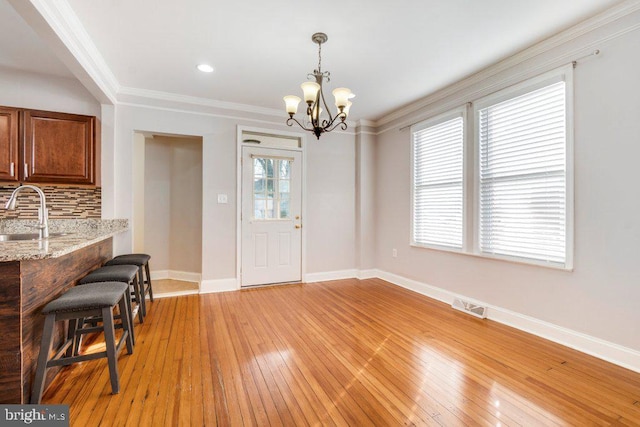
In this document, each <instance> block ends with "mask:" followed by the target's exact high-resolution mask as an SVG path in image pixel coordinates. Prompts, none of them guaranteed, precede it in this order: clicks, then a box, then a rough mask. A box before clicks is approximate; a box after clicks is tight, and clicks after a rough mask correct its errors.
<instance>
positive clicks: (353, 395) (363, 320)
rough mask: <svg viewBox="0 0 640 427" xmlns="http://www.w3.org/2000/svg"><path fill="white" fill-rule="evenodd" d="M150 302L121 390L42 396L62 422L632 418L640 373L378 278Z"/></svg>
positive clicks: (76, 387)
mask: <svg viewBox="0 0 640 427" xmlns="http://www.w3.org/2000/svg"><path fill="white" fill-rule="evenodd" d="M149 306H150V308H149V315H148V317H147V318H146V320H145V323H144V324H143V325H138V324H137V322H136V328H137V335H136V340H137V342H136V347H135V352H134V354H133V355H126V352H123V353H122V354H121V356H120V358H119V367H120V378H121V392H120V394H118V395H111V394H110V386H109V377H108V371H107V363H106V360H105V359H101V360H98V361H91V362H84V363H82V364H76V365H74V366H71V367H69V368H67V369H65V370H64V371H63V372H62V373H61V374H60V375H59V376H58V377H57V378H56V379H55V380H54V382H53V384H52V385H51V387H50V388H49V390H48V391H47V392H46V394H45V396H44V403H66V404H69V405H70V419H71V425H73V426H93V425H105V426H108V425H118V426H124V425H127V426H137V425H142V426H163V425H166V426H178V425H180V426H189V425H193V426H201V425H207V426H209V425H211V426H214V425H221V426H244V425H255V426H269V425H273V426H280V425H286V426H306V425H310V426H312V425H330V426H334V425H335V426H374V425H375V426H399V425H443V426H458V425H482V426H484V425H491V426H511V425H522V426H553V425H572V426H588V425H640V374H637V373H634V372H631V371H629V370H626V369H623V368H620V367H617V366H614V365H612V364H609V363H606V362H603V361H601V360H598V359H596V358H593V357H590V356H587V355H585V354H582V353H579V352H577V351H574V350H571V349H568V348H566V347H562V346H560V345H557V344H554V343H552V342H549V341H546V340H543V339H540V338H537V337H534V336H532V335H529V334H526V333H523V332H520V331H517V330H515V329H512V328H509V327H506V326H503V325H500V324H498V323H495V322H492V321H488V320H480V319H476V318H474V317H471V316H468V315H465V314H463V313H460V312H457V311H455V310H452V309H451V308H450V307H449V306H447V305H445V304H442V303H439V302H436V301H433V300H431V299H429V298H426V297H424V296H421V295H419V294H416V293H413V292H410V291H407V290H405V289H402V288H399V287H396V286H394V285H391V284H389V283H386V282H384V281H382V280H378V279H370V280H362V281H359V280H355V279H354V280H342V281H334V282H323V283H313V284H304V285H287V286H274V287H266V288H260V289H252V290H244V291H240V292H227V293H220V294H208V295H199V296H198V295H192V296H183V297H176V298H166V299H159V300H156V301H155V302H154V303H152V304H150V305H149ZM99 346H100V340H98V341H96V342H95V343H94V344H93V345H92V344H91V342H89V348H88V349H87V351H96V350H98V349H99ZM91 347H95V348H91Z"/></svg>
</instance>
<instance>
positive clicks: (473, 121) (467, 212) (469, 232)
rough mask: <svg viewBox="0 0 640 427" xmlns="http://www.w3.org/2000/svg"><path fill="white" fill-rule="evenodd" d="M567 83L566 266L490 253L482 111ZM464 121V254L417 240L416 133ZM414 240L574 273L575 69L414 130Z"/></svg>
mask: <svg viewBox="0 0 640 427" xmlns="http://www.w3.org/2000/svg"><path fill="white" fill-rule="evenodd" d="M560 81H564V82H565V103H566V104H565V107H566V108H565V112H566V117H565V127H566V141H565V143H566V147H565V149H566V157H565V162H566V164H565V185H566V187H565V224H566V228H565V262H564V263H553V262H547V261H541V260H536V259H533V258H526V257H517V256H511V255H501V254H490V253H484V252H481V250H480V176H479V174H480V133H479V132H480V121H479V111H480V110H482V109H483V108H486V107H488V106H491V105H494V104H498V103H501V102H503V101H506V100H509V99H512V98H516V97H518V96H520V95H523V94H526V93H529V92H532V91H535V90H537V89H541V88H543V87H546V86H548V85H551V84H553V83H557V82H560ZM460 116H462V119H463V129H464V131H463V132H464V136H463V141H464V142H463V144H464V146H463V188H462V191H463V212H462V215H463V217H462V218H463V220H462V222H463V224H462V242H463V243H462V249H457V248H452V247H448V246H441V245H432V244H423V243H417V242H415V241H414V227H415V225H414V220H415V218H414V204H415V200H414V196H415V182H414V172H415V171H414V155H415V153H414V150H415V147H414V142H413V134H414V132H415V131H416V130H421V129H424V128H427V127H431V126H435V125H437V124H440V123H443V122H446V121H448V120H451V119H453V118H456V117H460ZM410 144H411V147H410V153H411V159H410V181H411V185H410V193H411V194H410V212H409V216H410V236H409V245H410V246H412V247H417V248H425V249H434V250H439V251H444V252H454V253H460V254H465V255H471V256H474V257H479V258H486V259H494V260H501V261H508V262H514V263H518V264H526V265H534V266H541V267H547V268H551V269H557V270H566V271H573V262H574V217H575V216H574V194H575V182H574V84H573V65H572V64H568V65H565V66H562V67H559V68H556V69H554V70H551V71H548V72H546V73H543V74H540V75H538V76H535V77H532V78H528V79H526V80H523V81H521V82H519V83H517V84H514V85H511V86H508V87H506V88H503V89H501V90H498V91H495V92H492V93H490V94H488V95H485V96H483V97H481V98H479V99H477V100H475V101H473V102H472V103H469V104H466V105H464V106H460V107H458V108H454V109H450V110H447V111H446V112H444V113H442V114H439V115H436V116H433V117H431V118H428V119H426V120H423V121H420V122H419V123H416V124H414V125H412V126H411V128H410Z"/></svg>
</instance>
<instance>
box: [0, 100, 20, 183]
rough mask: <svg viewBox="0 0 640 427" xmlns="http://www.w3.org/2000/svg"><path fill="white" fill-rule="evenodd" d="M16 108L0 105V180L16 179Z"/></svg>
mask: <svg viewBox="0 0 640 427" xmlns="http://www.w3.org/2000/svg"><path fill="white" fill-rule="evenodd" d="M18 135H19V133H18V110H17V109H15V108H5V107H0V180H1V181H17V180H18Z"/></svg>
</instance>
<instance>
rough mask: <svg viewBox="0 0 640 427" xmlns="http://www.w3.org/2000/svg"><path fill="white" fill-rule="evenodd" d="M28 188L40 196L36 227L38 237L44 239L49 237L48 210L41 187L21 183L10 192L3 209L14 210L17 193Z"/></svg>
mask: <svg viewBox="0 0 640 427" xmlns="http://www.w3.org/2000/svg"><path fill="white" fill-rule="evenodd" d="M26 188H30V189H32V190H33V191H35V192H36V193H38V196H40V208H38V225H37V226H36V228H37V229H38V235H39V238H40V239H46V238H48V237H49V211H48V210H47V198H46V197H45V195H44V193H43V192H42V190H41V189H39V188H38V187H36V186H35V185H22V186H20V187H18V188H16V189H15V190H13V193H11V197H9V201H8V202H7V204H6V206H5V207H4V208H5V209H9V210H14V209H15V208H16V199H17V198H18V193H19V192H21V191H22V190H24V189H26Z"/></svg>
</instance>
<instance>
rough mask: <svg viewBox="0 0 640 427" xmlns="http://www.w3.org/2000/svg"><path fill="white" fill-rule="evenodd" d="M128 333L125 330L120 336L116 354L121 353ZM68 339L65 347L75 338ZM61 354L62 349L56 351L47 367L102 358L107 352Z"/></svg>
mask: <svg viewBox="0 0 640 427" xmlns="http://www.w3.org/2000/svg"><path fill="white" fill-rule="evenodd" d="M128 334H129V332H128V331H125V332H124V334H122V337H120V341H118V344H117V345H116V354H118V353H120V350H122V346H123V345H124V343H125V340H126V339H127V336H128ZM67 341H68V343H65V344H64V346H63V347H64V348H65V349H66V348H68V347H69V344H71V342H72V341H73V340H67ZM61 355H62V351H59V352H58V353H56V355H55V356H54V357H53V358H52V359H51V360H49V361H48V362H47V368H50V367H52V366H67V365H72V364H74V363H77V362H85V361H87V360H96V359H102V358H105V357H107V352H106V351H98V352H96V353H89V354H81V355H77V356H67V357H60V356H61Z"/></svg>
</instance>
